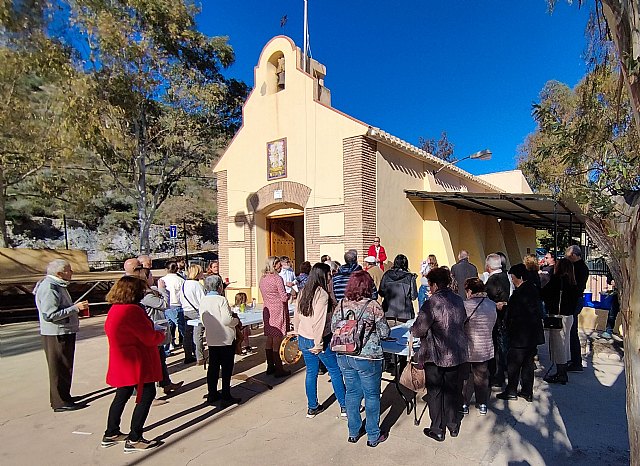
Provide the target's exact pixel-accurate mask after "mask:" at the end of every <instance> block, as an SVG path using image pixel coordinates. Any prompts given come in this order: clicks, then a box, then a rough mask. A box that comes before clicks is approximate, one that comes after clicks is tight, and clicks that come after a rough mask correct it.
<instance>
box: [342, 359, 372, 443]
mask: <svg viewBox="0 0 640 466" xmlns="http://www.w3.org/2000/svg"><path fill="white" fill-rule="evenodd" d="M338 365H339V366H340V369H342V374H343V375H344V382H345V385H346V386H347V396H346V402H347V423H348V425H349V437H357V436H358V433H359V432H360V428H361V427H362V418H361V417H360V404H361V403H362V398H364V409H365V415H366V422H365V429H366V431H367V438H368V439H369V441H370V442H375V441H377V440H378V437H380V425H379V424H380V383H381V380H382V359H359V358H354V357H351V356H345V355H344V354H338Z"/></svg>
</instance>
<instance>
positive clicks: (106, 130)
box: [67, 0, 247, 253]
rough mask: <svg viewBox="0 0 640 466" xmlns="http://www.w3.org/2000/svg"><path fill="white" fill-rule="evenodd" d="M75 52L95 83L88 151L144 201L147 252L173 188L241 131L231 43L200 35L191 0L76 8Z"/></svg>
mask: <svg viewBox="0 0 640 466" xmlns="http://www.w3.org/2000/svg"><path fill="white" fill-rule="evenodd" d="M69 6H70V13H69V20H70V23H71V24H72V25H73V28H72V29H71V30H70V32H69V33H68V37H67V41H68V44H69V46H71V47H74V48H75V49H76V50H77V51H78V54H79V55H80V56H81V57H82V67H83V69H85V70H86V72H87V73H89V75H90V76H91V78H92V80H93V83H94V87H93V88H94V91H95V93H94V96H93V98H92V99H90V100H87V101H86V102H85V107H84V115H85V119H86V125H87V128H88V131H87V132H86V134H85V141H84V142H85V145H86V147H88V148H90V149H91V150H92V151H93V152H94V153H95V154H96V157H98V158H99V159H100V160H101V162H102V163H103V164H104V166H105V167H106V168H107V170H108V171H109V173H110V175H111V180H112V182H113V188H116V189H119V190H121V192H123V193H124V194H126V195H128V196H130V197H131V198H132V199H135V203H136V206H137V210H138V224H139V234H140V251H141V252H145V253H148V252H149V244H150V243H149V227H150V226H151V223H152V221H153V219H154V216H155V214H156V212H157V210H158V208H159V207H160V206H161V205H162V203H163V202H164V201H165V200H166V199H167V197H168V196H169V195H170V193H171V191H172V188H173V186H174V185H175V184H176V183H177V182H178V181H179V180H180V179H182V178H183V177H184V176H185V175H190V174H196V173H198V170H199V169H200V168H201V167H202V166H203V165H207V164H212V163H213V162H214V161H215V160H216V157H217V156H218V153H219V151H220V150H221V148H222V147H224V145H225V144H226V142H227V141H228V140H229V138H230V137H231V136H232V135H233V134H234V132H235V131H236V130H237V128H238V127H239V124H240V121H241V105H242V103H243V102H244V99H245V98H246V95H247V87H246V85H245V84H244V83H241V82H238V81H236V80H233V79H228V78H226V77H225V76H224V75H223V71H224V69H225V68H226V67H228V66H229V65H231V63H232V62H233V60H234V53H233V50H232V48H231V46H230V45H229V44H228V41H227V38H225V37H208V36H207V35H205V34H204V33H202V32H200V31H199V30H198V29H197V27H196V21H195V17H196V15H197V13H198V9H197V7H196V6H195V5H194V4H193V3H191V2H189V1H185V0H155V1H153V2H149V1H144V0H70V1H69Z"/></svg>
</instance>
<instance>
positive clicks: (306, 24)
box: [303, 0, 309, 73]
mask: <svg viewBox="0 0 640 466" xmlns="http://www.w3.org/2000/svg"><path fill="white" fill-rule="evenodd" d="M303 47H304V54H303V66H304V70H305V71H306V72H307V73H308V72H309V57H308V55H307V51H308V50H309V16H308V12H307V0H304V45H303Z"/></svg>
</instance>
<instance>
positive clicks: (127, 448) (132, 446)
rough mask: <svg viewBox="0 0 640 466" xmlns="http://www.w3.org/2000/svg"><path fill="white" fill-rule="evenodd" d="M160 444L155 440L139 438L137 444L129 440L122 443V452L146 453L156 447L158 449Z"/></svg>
mask: <svg viewBox="0 0 640 466" xmlns="http://www.w3.org/2000/svg"><path fill="white" fill-rule="evenodd" d="M159 446H160V443H159V442H157V441H155V440H147V439H144V438H140V440H138V441H137V442H132V441H131V440H127V441H126V442H125V443H124V452H125V453H133V452H136V451H148V450H153V449H154V448H156V447H159Z"/></svg>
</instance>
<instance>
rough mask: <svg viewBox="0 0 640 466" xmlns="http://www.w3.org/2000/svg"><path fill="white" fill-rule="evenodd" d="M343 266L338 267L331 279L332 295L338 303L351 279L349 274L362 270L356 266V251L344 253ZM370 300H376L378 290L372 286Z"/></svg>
mask: <svg viewBox="0 0 640 466" xmlns="http://www.w3.org/2000/svg"><path fill="white" fill-rule="evenodd" d="M344 261H345V264H344V265H342V266H340V268H339V269H338V273H336V274H335V275H334V276H333V278H332V279H331V280H332V282H333V295H334V296H335V297H336V299H337V300H338V301H340V300H341V299H342V298H344V290H346V289H347V282H348V281H349V278H351V274H352V273H353V272H355V271H356V270H362V267H361V266H360V265H359V264H358V251H356V250H355V249H349V250H348V251H347V252H345V253H344ZM371 298H372V299H378V290H377V289H376V287H375V285H374V286H373V294H372V295H371Z"/></svg>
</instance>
